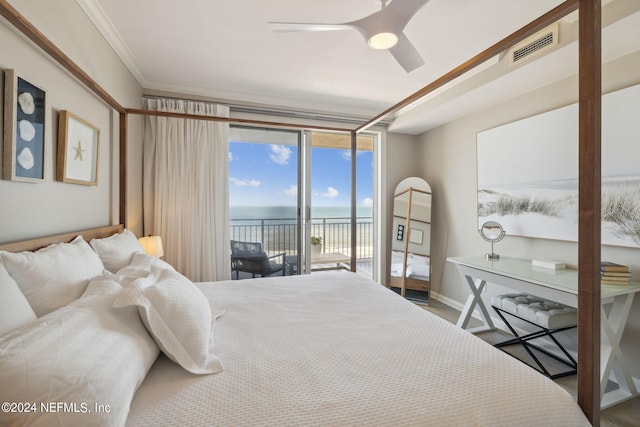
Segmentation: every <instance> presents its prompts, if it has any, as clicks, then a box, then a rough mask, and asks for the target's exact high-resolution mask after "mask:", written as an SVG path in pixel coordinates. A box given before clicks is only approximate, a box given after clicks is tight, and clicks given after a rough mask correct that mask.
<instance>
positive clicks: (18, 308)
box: [0, 263, 38, 336]
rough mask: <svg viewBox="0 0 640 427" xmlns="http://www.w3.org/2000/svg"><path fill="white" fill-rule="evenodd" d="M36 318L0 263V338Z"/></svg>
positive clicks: (16, 285) (14, 282)
mask: <svg viewBox="0 0 640 427" xmlns="http://www.w3.org/2000/svg"><path fill="white" fill-rule="evenodd" d="M37 318H38V317H37V316H36V314H35V313H34V312H33V309H32V308H31V306H30V305H29V301H27V298H26V297H25V296H24V294H23V293H22V292H21V291H20V288H19V287H18V284H17V283H16V281H15V280H13V277H11V276H10V275H9V273H8V272H7V270H6V269H5V268H4V265H2V263H0V336H2V335H5V334H6V333H8V332H11V331H13V330H14V329H17V328H19V327H20V326H23V325H26V324H28V323H31V322H33V321H35V320H36V319H37Z"/></svg>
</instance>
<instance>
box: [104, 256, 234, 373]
mask: <svg viewBox="0 0 640 427" xmlns="http://www.w3.org/2000/svg"><path fill="white" fill-rule="evenodd" d="M130 305H135V306H138V307H139V311H140V317H141V318H142V321H143V322H144V324H145V325H146V327H147V329H148V330H149V332H150V333H151V335H152V336H153V338H154V339H155V340H156V343H157V344H158V346H159V347H160V349H161V350H162V351H163V352H164V353H165V354H166V355H167V356H168V357H169V358H170V359H171V360H173V361H174V362H176V363H178V364H179V365H180V366H182V367H183V368H184V369H186V370H187V371H189V372H192V373H194V374H213V373H216V372H220V371H222V370H223V367H222V363H221V362H220V360H219V359H218V357H217V356H216V355H215V353H214V347H213V326H214V322H215V319H216V318H217V317H219V316H220V315H222V313H219V314H217V315H212V314H211V306H210V305H209V301H208V300H207V297H206V296H205V295H204V294H203V293H202V291H201V290H200V289H198V288H197V287H196V285H194V284H193V282H191V281H190V280H189V279H187V278H186V277H184V276H183V275H181V274H180V273H178V272H176V271H175V270H173V269H167V268H163V267H161V266H158V265H154V266H152V267H151V274H150V275H149V276H147V277H145V278H142V279H137V280H134V281H133V282H131V283H130V284H129V285H128V286H126V287H125V290H124V291H123V292H122V294H120V295H119V296H118V298H117V299H116V301H115V303H114V306H115V307H126V306H130Z"/></svg>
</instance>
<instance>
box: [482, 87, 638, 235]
mask: <svg viewBox="0 0 640 427" xmlns="http://www.w3.org/2000/svg"><path fill="white" fill-rule="evenodd" d="M639 139H640V85H636V86H632V87H629V88H626V89H622V90H619V91H615V92H611V93H609V94H606V95H604V96H603V97H602V243H603V244H605V245H615V246H627V247H640V161H638V158H640V141H639ZM477 149H478V153H477V154H478V157H477V158H478V227H480V225H481V224H482V223H484V222H485V221H489V220H495V221H498V222H499V223H500V224H502V226H503V227H504V229H505V230H506V232H507V234H509V235H514V236H525V237H535V238H546V239H556V240H569V241H577V236H578V178H577V177H578V104H572V105H568V106H566V107H562V108H559V109H556V110H553V111H549V112H546V113H543V114H539V115H536V116H533V117H529V118H526V119H523V120H519V121H516V122H513V123H509V124H506V125H503V126H499V127H496V128H493V129H489V130H486V131H483V132H479V133H478V135H477Z"/></svg>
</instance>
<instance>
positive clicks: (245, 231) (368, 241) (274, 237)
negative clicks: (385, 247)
mask: <svg viewBox="0 0 640 427" xmlns="http://www.w3.org/2000/svg"><path fill="white" fill-rule="evenodd" d="M356 234H357V237H356V260H357V270H358V272H362V273H364V274H367V275H369V276H370V275H371V270H372V263H371V260H372V258H373V218H372V217H358V218H356ZM311 235H312V236H315V237H321V238H322V250H321V252H322V253H325V254H328V253H340V254H343V255H345V256H347V257H350V256H351V222H350V218H348V217H341V218H337V217H333V218H332V217H326V218H313V219H311ZM231 239H232V240H240V241H246V242H262V246H263V248H264V250H265V252H267V254H269V255H273V254H277V253H281V252H286V253H287V256H294V255H298V248H297V244H296V242H297V241H298V228H297V220H296V219H295V218H281V219H272V218H268V219H267V218H264V219H241V218H237V219H235V218H234V219H232V220H231ZM314 267H315V265H314Z"/></svg>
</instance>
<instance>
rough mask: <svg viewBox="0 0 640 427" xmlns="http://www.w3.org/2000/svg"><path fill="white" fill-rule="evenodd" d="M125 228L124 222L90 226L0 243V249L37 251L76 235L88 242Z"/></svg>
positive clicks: (68, 240) (69, 239)
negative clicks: (67, 231) (78, 229)
mask: <svg viewBox="0 0 640 427" xmlns="http://www.w3.org/2000/svg"><path fill="white" fill-rule="evenodd" d="M122 230H124V225H123V224H117V225H108V226H104V227H97V228H88V229H86V230H80V231H73V232H70V233H63V234H55V235H52V236H46V237H38V238H35V239H28V240H20V241H17V242H13V243H3V244H0V250H2V251H8V252H22V251H35V250H38V249H40V248H43V247H45V246H48V245H51V244H52V243H66V242H70V241H71V240H73V239H74V238H75V237H76V236H78V235H82V237H83V238H84V240H86V241H87V242H88V241H90V240H91V239H101V238H104V237H109V236H111V235H113V234H115V233H120V232H122Z"/></svg>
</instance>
